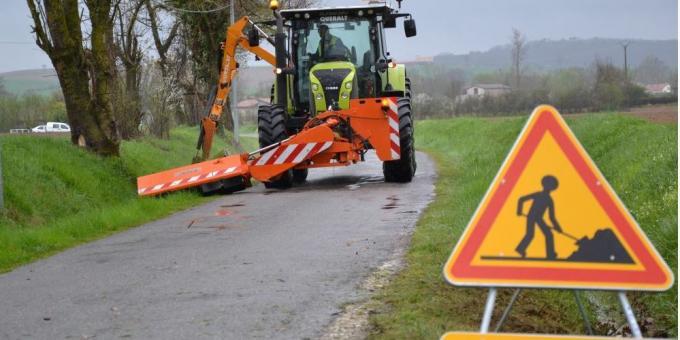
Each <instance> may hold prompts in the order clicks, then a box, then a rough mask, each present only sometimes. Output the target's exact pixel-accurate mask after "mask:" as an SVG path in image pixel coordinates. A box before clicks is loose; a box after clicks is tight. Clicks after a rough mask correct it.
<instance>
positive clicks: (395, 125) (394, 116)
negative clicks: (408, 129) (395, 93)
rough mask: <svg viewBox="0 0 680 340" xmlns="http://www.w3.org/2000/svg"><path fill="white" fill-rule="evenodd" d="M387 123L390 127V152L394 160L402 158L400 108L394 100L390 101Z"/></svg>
mask: <svg viewBox="0 0 680 340" xmlns="http://www.w3.org/2000/svg"><path fill="white" fill-rule="evenodd" d="M388 102H389V104H390V105H389V106H390V107H389V109H388V110H387V123H388V125H389V127H390V151H391V155H392V159H393V160H397V159H400V158H401V142H400V140H399V114H398V112H399V106H397V103H395V102H394V101H393V100H392V99H388Z"/></svg>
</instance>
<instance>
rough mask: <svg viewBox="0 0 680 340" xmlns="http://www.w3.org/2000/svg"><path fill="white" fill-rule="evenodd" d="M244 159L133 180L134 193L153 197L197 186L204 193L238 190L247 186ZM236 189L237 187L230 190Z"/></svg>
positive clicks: (237, 157) (224, 159)
mask: <svg viewBox="0 0 680 340" xmlns="http://www.w3.org/2000/svg"><path fill="white" fill-rule="evenodd" d="M247 159H248V154H242V155H231V156H227V157H222V158H218V159H214V160H210V161H205V162H201V163H196V164H191V165H187V166H182V167H179V168H174V169H170V170H166V171H162V172H157V173H155V174H151V175H146V176H141V177H138V178H137V194H139V196H153V195H158V194H162V193H164V192H170V191H177V190H182V189H187V188H193V187H197V186H202V188H203V189H204V190H203V191H204V192H211V191H216V190H226V191H238V190H237V189H241V187H242V188H245V187H246V186H249V183H250V173H249V169H248V163H247ZM236 186H238V187H239V188H231V187H236Z"/></svg>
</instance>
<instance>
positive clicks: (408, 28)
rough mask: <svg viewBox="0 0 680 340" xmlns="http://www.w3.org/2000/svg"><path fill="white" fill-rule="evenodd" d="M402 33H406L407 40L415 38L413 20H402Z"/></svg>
mask: <svg viewBox="0 0 680 340" xmlns="http://www.w3.org/2000/svg"><path fill="white" fill-rule="evenodd" d="M404 33H406V37H407V38H410V37H415V36H416V34H417V33H418V32H417V30H416V21H415V20H413V19H408V20H404Z"/></svg>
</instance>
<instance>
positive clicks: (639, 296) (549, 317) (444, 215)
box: [371, 114, 678, 339]
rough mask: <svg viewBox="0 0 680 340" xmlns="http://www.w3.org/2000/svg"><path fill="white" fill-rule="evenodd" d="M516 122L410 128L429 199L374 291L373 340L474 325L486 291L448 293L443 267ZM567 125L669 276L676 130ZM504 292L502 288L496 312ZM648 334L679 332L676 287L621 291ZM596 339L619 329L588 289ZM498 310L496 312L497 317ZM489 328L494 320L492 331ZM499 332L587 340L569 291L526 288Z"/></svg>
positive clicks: (595, 121)
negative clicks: (424, 158) (433, 173)
mask: <svg viewBox="0 0 680 340" xmlns="http://www.w3.org/2000/svg"><path fill="white" fill-rule="evenodd" d="M525 121H526V117H521V118H497V119H482V118H456V119H446V120H428V121H422V122H419V123H418V125H417V130H416V131H417V132H416V138H417V146H418V147H419V148H420V149H421V150H423V151H426V152H427V153H429V154H430V155H431V156H432V157H433V158H434V159H435V160H436V162H437V165H438V173H439V174H438V175H439V177H438V180H437V186H436V199H435V201H434V202H433V203H432V204H431V205H430V206H429V207H428V209H427V210H426V211H425V213H424V215H423V217H422V218H421V220H420V221H419V222H418V225H417V228H416V231H415V233H414V235H413V239H412V243H411V246H410V249H409V251H408V253H407V256H406V263H407V267H406V269H404V270H403V271H402V272H401V273H400V274H398V275H397V277H396V278H395V279H394V281H393V282H392V283H391V284H390V285H389V286H388V287H387V288H385V289H384V290H383V291H381V292H380V293H379V294H378V298H377V300H378V301H377V302H378V303H377V305H378V306H379V307H378V311H377V313H376V314H374V315H372V316H371V325H372V334H371V338H376V339H436V338H439V337H440V336H441V335H442V334H443V333H444V332H446V331H452V330H472V331H476V330H478V329H479V324H480V320H481V315H482V311H483V308H484V301H485V299H486V293H487V290H484V289H478V288H459V287H453V286H450V285H448V284H446V283H445V282H444V279H443V277H442V274H441V272H442V267H443V265H444V262H445V261H446V259H447V258H448V256H449V254H450V252H451V250H452V249H453V246H454V245H455V243H456V241H457V240H458V237H459V236H460V235H461V233H462V231H463V229H464V228H465V226H466V225H467V223H468V220H469V219H470V217H471V216H472V213H473V211H474V209H475V208H476V207H477V205H478V204H479V202H480V200H481V198H482V196H483V195H484V193H485V192H486V189H487V188H488V186H489V184H490V183H491V180H492V179H493V177H494V176H495V174H496V172H497V171H498V168H499V167H500V165H501V163H502V162H503V159H504V158H505V156H506V154H507V152H508V151H509V150H510V148H511V146H512V144H513V142H514V140H515V139H516V138H517V135H518V134H519V132H520V130H521V129H522V127H523V125H524V122H525ZM567 122H568V124H569V125H570V127H571V128H572V129H573V130H574V132H575V133H576V135H577V137H578V138H579V140H580V141H581V143H582V144H583V145H584V147H585V148H586V150H587V151H588V153H589V154H590V155H591V157H592V158H593V159H594V160H595V162H596V163H597V164H598V166H599V167H600V169H601V170H602V172H603V173H604V175H605V177H606V178H607V179H608V180H609V182H610V183H611V185H612V186H613V188H614V190H616V192H617V193H618V194H619V196H620V197H621V199H622V200H623V201H624V203H625V204H626V206H627V207H628V208H629V209H630V210H631V213H632V214H633V216H634V217H635V218H636V219H637V221H638V222H639V224H640V225H641V227H642V228H643V229H644V231H645V232H646V233H647V235H648V236H649V238H650V239H651V240H652V242H653V243H654V244H655V246H656V248H657V250H658V251H659V252H660V253H661V255H662V256H663V257H664V258H665V259H666V261H667V262H668V264H669V266H670V267H671V268H673V271H674V272H675V274H676V277H677V249H678V245H677V239H678V228H677V226H678V216H677V211H678V201H677V197H678V192H677V188H678V186H677V184H678V183H677V174H678V171H677V160H678V159H677V154H678V150H677V143H678V141H677V124H668V125H662V124H653V123H649V122H647V121H643V120H641V119H638V118H633V117H628V116H622V115H617V114H588V115H583V116H579V117H577V118H567ZM511 293H512V290H511V289H501V290H500V293H499V299H498V300H497V306H504V304H505V303H507V301H508V300H509V297H510V295H511ZM628 295H629V299H630V300H631V303H632V305H633V308H634V309H635V312H636V315H637V317H638V320H646V321H645V322H644V323H645V325H643V331H644V334H645V335H646V336H654V337H666V336H672V337H675V336H677V331H676V329H677V315H678V310H677V297H678V296H677V285H675V286H674V287H673V288H672V289H671V290H669V291H667V292H663V293H629V294H628ZM583 296H584V297H585V298H586V299H587V301H588V303H587V310H588V313H589V314H590V320H591V322H592V323H593V324H594V327H595V333H596V334H598V335H605V334H607V332H608V331H610V330H612V329H615V328H617V327H619V326H621V325H623V324H624V323H625V319H624V318H623V314H622V312H621V310H620V308H619V307H618V305H617V300H616V299H615V296H614V294H613V293H607V292H586V293H585V294H584V295H583ZM501 312H502V307H497V308H496V310H495V313H494V320H498V318H499V317H500V313H501ZM494 325H495V324H492V327H493V326H494ZM503 331H506V332H531V333H539V332H540V333H572V334H585V331H584V328H583V324H582V321H581V319H580V317H579V314H578V310H577V307H576V304H575V302H574V298H573V296H572V294H571V293H570V292H566V291H557V290H525V291H524V292H523V293H522V294H521V295H520V298H519V300H518V302H517V304H516V305H515V307H514V308H513V311H512V312H511V314H510V317H509V319H508V321H507V322H506V324H505V326H504V328H503Z"/></svg>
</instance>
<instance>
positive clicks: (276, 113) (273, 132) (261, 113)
mask: <svg viewBox="0 0 680 340" xmlns="http://www.w3.org/2000/svg"><path fill="white" fill-rule="evenodd" d="M257 134H258V139H259V142H260V147H261V148H263V147H265V146H269V145H272V144H275V143H278V142H280V141H282V140H284V139H286V138H288V133H287V131H286V111H285V110H284V109H283V108H282V107H280V106H278V105H261V106H260V107H259V108H258V109H257ZM292 185H293V170H288V171H286V172H284V173H283V174H281V175H280V176H279V178H277V179H275V180H273V181H270V182H265V183H264V186H265V188H268V189H270V188H274V189H287V188H290V187H291V186H292Z"/></svg>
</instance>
